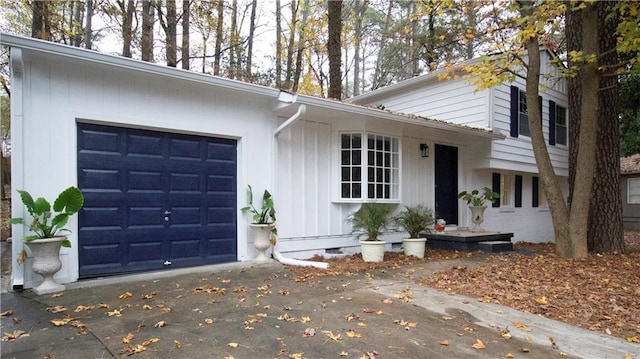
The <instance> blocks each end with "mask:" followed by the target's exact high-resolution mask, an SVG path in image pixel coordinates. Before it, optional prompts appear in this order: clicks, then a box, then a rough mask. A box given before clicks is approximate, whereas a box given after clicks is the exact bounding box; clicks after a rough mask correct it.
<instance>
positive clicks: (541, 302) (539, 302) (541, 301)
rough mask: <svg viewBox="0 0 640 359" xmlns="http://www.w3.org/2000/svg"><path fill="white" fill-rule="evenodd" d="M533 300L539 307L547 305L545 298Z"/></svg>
mask: <svg viewBox="0 0 640 359" xmlns="http://www.w3.org/2000/svg"><path fill="white" fill-rule="evenodd" d="M533 300H535V301H536V303H538V304H540V305H547V304H548V303H547V297H545V296H542V297H540V298H533Z"/></svg>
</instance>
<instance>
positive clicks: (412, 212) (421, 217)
mask: <svg viewBox="0 0 640 359" xmlns="http://www.w3.org/2000/svg"><path fill="white" fill-rule="evenodd" d="M393 222H394V224H395V225H396V226H398V227H402V228H404V229H405V230H406V231H407V232H409V238H418V236H420V233H421V232H428V231H431V228H432V227H433V224H434V223H435V218H434V216H433V211H432V210H431V209H429V208H428V207H427V206H425V205H423V204H419V205H415V206H405V209H404V210H403V211H401V212H400V213H398V214H397V215H396V216H395V217H394V218H393Z"/></svg>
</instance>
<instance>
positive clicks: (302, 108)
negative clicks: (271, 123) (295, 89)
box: [273, 104, 307, 138]
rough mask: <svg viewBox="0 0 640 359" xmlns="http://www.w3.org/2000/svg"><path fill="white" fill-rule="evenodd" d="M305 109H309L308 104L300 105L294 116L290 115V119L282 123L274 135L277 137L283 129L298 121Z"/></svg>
mask: <svg viewBox="0 0 640 359" xmlns="http://www.w3.org/2000/svg"><path fill="white" fill-rule="evenodd" d="M305 111H307V106H305V105H303V104H300V105H298V111H296V113H294V114H293V116H291V117H289V119H288V120H286V121H284V123H283V124H282V125H280V126H279V127H278V128H276V130H275V131H274V132H273V136H274V137H276V138H277V137H278V135H280V132H282V130H284V129H285V128H286V127H287V126H289V125H291V124H292V123H294V122H296V121H297V120H298V117H300V115H302V114H304V113H305Z"/></svg>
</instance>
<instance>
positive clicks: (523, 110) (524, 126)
mask: <svg viewBox="0 0 640 359" xmlns="http://www.w3.org/2000/svg"><path fill="white" fill-rule="evenodd" d="M518 133H519V134H521V135H523V136H531V131H529V116H528V114H527V93H526V92H524V91H520V90H519V91H518Z"/></svg>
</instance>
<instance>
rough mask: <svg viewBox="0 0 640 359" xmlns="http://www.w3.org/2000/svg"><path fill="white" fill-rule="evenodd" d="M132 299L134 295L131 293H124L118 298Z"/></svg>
mask: <svg viewBox="0 0 640 359" xmlns="http://www.w3.org/2000/svg"><path fill="white" fill-rule="evenodd" d="M131 297H133V294H131V292H124V293H122V294H120V295H119V296H118V298H120V299H125V298H131Z"/></svg>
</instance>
